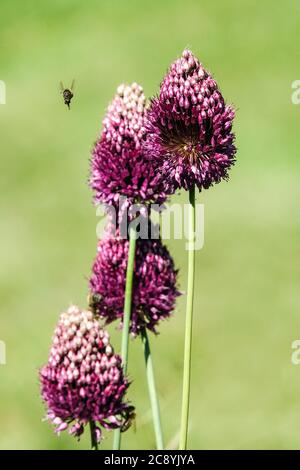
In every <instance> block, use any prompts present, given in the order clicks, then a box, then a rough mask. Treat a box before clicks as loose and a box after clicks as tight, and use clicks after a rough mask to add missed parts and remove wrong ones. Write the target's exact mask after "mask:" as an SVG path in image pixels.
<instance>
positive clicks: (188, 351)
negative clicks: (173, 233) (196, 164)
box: [179, 186, 196, 450]
mask: <svg viewBox="0 0 300 470" xmlns="http://www.w3.org/2000/svg"><path fill="white" fill-rule="evenodd" d="M189 203H190V205H189V254H188V281H187V300H186V319H185V322H186V323H185V344H184V364H183V391H182V411H181V430H180V443H179V448H180V450H186V448H187V439H188V423H189V405H190V384H191V357H192V333H193V302H194V278H195V218H196V217H195V186H194V187H193V188H192V189H190V192H189Z"/></svg>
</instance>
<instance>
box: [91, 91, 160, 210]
mask: <svg viewBox="0 0 300 470" xmlns="http://www.w3.org/2000/svg"><path fill="white" fill-rule="evenodd" d="M146 112H147V111H146V98H145V95H144V93H143V89H142V87H141V86H139V85H138V84H137V83H133V84H132V85H130V86H129V85H120V86H119V88H118V90H117V93H116V95H115V97H114V99H113V101H112V103H111V104H110V106H109V107H108V111H107V115H106V117H105V119H104V121H103V131H102V134H101V137H100V139H99V140H98V142H97V143H96V145H95V148H94V150H93V153H92V159H91V177H90V185H91V188H92V189H93V190H94V193H95V201H96V202H104V203H108V204H117V203H118V201H119V198H120V196H126V197H127V198H128V199H129V202H130V204H132V203H140V202H142V203H149V202H154V201H156V202H163V201H164V200H165V194H164V192H163V189H162V180H161V177H160V173H159V172H158V171H157V170H158V165H157V162H156V160H154V159H153V158H152V157H151V156H150V155H149V156H146V155H145V154H144V151H143V143H144V140H145V136H146V128H145V121H146Z"/></svg>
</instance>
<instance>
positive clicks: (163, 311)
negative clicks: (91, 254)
mask: <svg viewBox="0 0 300 470" xmlns="http://www.w3.org/2000/svg"><path fill="white" fill-rule="evenodd" d="M127 258H128V240H126V239H122V238H118V237H114V238H113V237H110V236H106V237H104V238H103V239H102V240H101V241H100V242H99V244H98V254H97V257H96V259H95V262H94V266H93V274H92V277H91V279H90V289H91V294H92V297H93V304H94V308H93V309H94V311H95V313H97V314H99V315H100V316H101V317H102V318H104V319H105V321H106V323H107V324H108V323H111V322H112V321H114V320H116V319H118V318H120V319H121V323H122V318H123V308H124V290H125V278H126V268H127ZM176 280H177V271H176V270H175V268H174V263H173V259H172V258H171V256H170V254H169V252H168V250H167V248H166V247H165V246H164V245H163V244H162V242H161V240H159V239H158V240H143V239H138V240H137V246H136V256H135V269H134V281H133V296H132V312H131V322H130V331H131V333H132V334H133V335H134V336H135V335H137V334H138V333H139V332H140V330H141V329H142V328H144V327H146V328H148V329H149V330H151V331H153V332H155V333H156V326H157V324H158V323H159V321H160V320H163V319H165V318H168V317H169V316H170V314H171V313H172V311H173V309H174V307H175V300H176V297H177V296H178V295H179V292H178V290H177V287H176Z"/></svg>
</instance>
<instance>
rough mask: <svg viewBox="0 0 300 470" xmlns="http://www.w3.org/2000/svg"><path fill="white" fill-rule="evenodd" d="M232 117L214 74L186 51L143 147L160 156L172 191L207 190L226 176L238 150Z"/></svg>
mask: <svg viewBox="0 0 300 470" xmlns="http://www.w3.org/2000/svg"><path fill="white" fill-rule="evenodd" d="M234 115H235V114H234V110H233V108H232V107H231V106H226V104H225V101H224V98H223V96H222V94H221V92H220V90H219V88H218V85H217V83H216V82H215V80H214V79H213V78H212V76H211V75H210V74H209V73H208V72H207V71H206V70H205V69H204V67H203V66H202V64H201V63H200V62H199V60H198V59H197V58H196V57H195V56H194V55H193V54H192V52H191V51H189V50H184V51H183V53H182V56H181V57H180V58H179V59H177V60H176V61H175V62H174V63H173V64H172V65H171V67H170V69H169V71H168V73H167V75H166V76H165V78H164V80H163V82H162V84H161V87H160V93H159V96H158V97H157V98H154V99H153V100H152V103H151V106H150V109H149V111H148V113H147V124H146V127H147V141H146V143H145V148H146V149H147V153H148V154H149V155H151V156H152V157H155V158H158V159H160V160H161V164H162V169H163V173H164V175H165V178H166V183H167V185H168V192H169V193H173V192H174V191H175V190H176V189H177V188H184V189H186V190H189V189H191V188H192V187H193V186H194V185H196V186H197V187H198V189H199V190H202V189H207V188H209V187H210V186H211V185H213V184H214V183H219V182H220V181H221V180H222V179H227V178H228V170H229V169H230V167H231V166H232V165H233V164H234V161H235V158H234V156H235V153H236V148H235V146H234V134H233V133H232V121H233V118H234Z"/></svg>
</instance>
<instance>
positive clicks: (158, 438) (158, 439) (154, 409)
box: [141, 328, 164, 450]
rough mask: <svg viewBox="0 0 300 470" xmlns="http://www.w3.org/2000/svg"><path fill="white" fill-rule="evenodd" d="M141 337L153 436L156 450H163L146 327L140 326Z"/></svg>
mask: <svg viewBox="0 0 300 470" xmlns="http://www.w3.org/2000/svg"><path fill="white" fill-rule="evenodd" d="M141 337H142V343H143V346H144V356H145V363H146V375H147V381H148V390H149V397H150V402H151V408H152V416H153V424H154V432H155V438H156V448H157V450H163V448H164V441H163V432H162V425H161V418H160V409H159V401H158V395H157V391H156V387H155V379H154V370H153V361H152V356H151V350H150V343H149V338H148V334H147V330H146V328H142V330H141Z"/></svg>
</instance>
